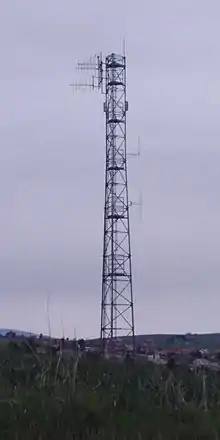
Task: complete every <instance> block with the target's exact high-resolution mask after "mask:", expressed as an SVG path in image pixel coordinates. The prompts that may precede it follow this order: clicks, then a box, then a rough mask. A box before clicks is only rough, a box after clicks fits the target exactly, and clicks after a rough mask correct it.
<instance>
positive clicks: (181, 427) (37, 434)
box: [0, 344, 220, 440]
mask: <svg viewBox="0 0 220 440" xmlns="http://www.w3.org/2000/svg"><path fill="white" fill-rule="evenodd" d="M219 410H220V376H219V375H218V374H216V373H215V374H214V373H211V372H210V373H207V372H204V371H203V372H198V373H195V372H190V371H187V370H184V369H183V368H181V369H179V368H176V369H175V368H174V370H170V369H168V368H165V367H159V366H155V365H151V364H147V365H146V364H137V363H132V362H130V361H128V362H125V363H123V364H119V363H116V362H110V361H108V362H107V361H101V360H94V359H93V360H88V359H81V360H80V361H78V359H77V358H76V356H74V354H72V355H71V354H69V355H68V356H65V357H64V355H62V354H60V356H57V355H54V354H53V355H52V354H51V355H50V354H48V355H46V356H45V355H43V356H40V355H36V353H35V352H34V350H33V349H32V348H31V347H27V349H25V350H24V349H21V348H19V347H15V346H13V344H12V345H11V344H9V345H7V347H4V349H1V350H0V438H1V439H2V440H35V439H36V440H73V439H82V440H84V439H85V440H87V439H89V440H93V439H105V440H108V439H109V440H110V439H111V440H112V439H119V440H126V439H131V440H136V439H137V440H141V439H148V440H151V439H152V440H154V439H155V440H159V439H160V440H163V439H166V440H174V439H175V440H190V439H192V440H195V439H203V440H204V439H207V440H212V439H213V440H217V439H220V415H219V414H220V411H219Z"/></svg>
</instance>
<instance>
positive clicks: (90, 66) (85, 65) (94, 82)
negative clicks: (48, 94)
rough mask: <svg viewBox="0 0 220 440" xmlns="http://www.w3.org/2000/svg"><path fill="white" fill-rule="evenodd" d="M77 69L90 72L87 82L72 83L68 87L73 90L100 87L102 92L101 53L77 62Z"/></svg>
mask: <svg viewBox="0 0 220 440" xmlns="http://www.w3.org/2000/svg"><path fill="white" fill-rule="evenodd" d="M77 70H80V71H87V72H88V71H89V72H91V73H92V75H91V77H90V80H89V82H85V83H75V82H74V83H72V84H70V87H73V89H75V90H79V89H85V88H89V89H93V90H94V89H100V90H101V93H103V61H102V54H100V55H95V56H94V57H90V58H89V60H88V61H83V62H82V61H80V62H78V63H77Z"/></svg>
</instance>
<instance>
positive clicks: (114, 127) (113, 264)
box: [73, 53, 135, 353]
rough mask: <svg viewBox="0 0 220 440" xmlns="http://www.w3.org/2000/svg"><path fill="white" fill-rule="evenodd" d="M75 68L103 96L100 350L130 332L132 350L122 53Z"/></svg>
mask: <svg viewBox="0 0 220 440" xmlns="http://www.w3.org/2000/svg"><path fill="white" fill-rule="evenodd" d="M78 68H79V69H80V70H90V71H92V72H93V74H94V75H93V76H92V82H91V83H89V84H74V85H73V86H74V87H80V88H81V87H90V88H98V89H100V90H101V92H102V93H103V94H104V95H105V100H104V113H105V127H106V133H105V143H106V145H105V148H106V162H105V204H104V239H103V265H102V296H101V328H100V339H101V350H102V353H104V352H105V350H106V345H107V343H108V341H110V342H111V341H112V340H113V339H115V338H120V337H122V336H131V338H132V349H133V352H135V332H134V306H133V290H132V264H131V240H130V225H129V207H130V205H131V203H130V202H129V199H128V176H127V148H126V113H127V111H128V101H127V98H126V57H125V55H116V54H115V53H111V54H110V55H108V56H106V57H105V59H104V60H103V58H102V55H100V56H97V57H95V58H94V59H91V60H90V61H89V62H86V63H79V64H78Z"/></svg>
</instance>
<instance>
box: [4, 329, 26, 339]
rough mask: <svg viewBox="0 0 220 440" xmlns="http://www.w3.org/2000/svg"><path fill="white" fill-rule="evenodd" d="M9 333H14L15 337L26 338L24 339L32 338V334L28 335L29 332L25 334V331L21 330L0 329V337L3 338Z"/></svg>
mask: <svg viewBox="0 0 220 440" xmlns="http://www.w3.org/2000/svg"><path fill="white" fill-rule="evenodd" d="M9 332H13V333H15V334H16V335H17V336H22V335H23V336H26V337H29V336H34V333H30V332H25V331H22V330H14V329H8V328H0V335H1V336H5V335H6V334H7V333H9Z"/></svg>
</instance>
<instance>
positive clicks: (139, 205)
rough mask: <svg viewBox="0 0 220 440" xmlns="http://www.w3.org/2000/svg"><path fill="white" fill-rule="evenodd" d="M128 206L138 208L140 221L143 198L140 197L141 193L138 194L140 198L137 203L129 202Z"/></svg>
mask: <svg viewBox="0 0 220 440" xmlns="http://www.w3.org/2000/svg"><path fill="white" fill-rule="evenodd" d="M129 206H130V207H132V206H138V207H139V213H140V221H142V217H143V196H142V191H141V192H140V196H139V201H138V202H133V201H130V203H129Z"/></svg>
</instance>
